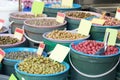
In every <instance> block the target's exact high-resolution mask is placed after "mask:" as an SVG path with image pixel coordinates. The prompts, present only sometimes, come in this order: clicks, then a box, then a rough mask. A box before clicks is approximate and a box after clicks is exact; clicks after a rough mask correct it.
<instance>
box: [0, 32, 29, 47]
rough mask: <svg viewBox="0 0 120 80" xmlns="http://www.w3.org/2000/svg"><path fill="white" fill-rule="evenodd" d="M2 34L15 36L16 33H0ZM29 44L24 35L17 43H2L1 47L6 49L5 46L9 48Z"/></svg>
mask: <svg viewBox="0 0 120 80" xmlns="http://www.w3.org/2000/svg"><path fill="white" fill-rule="evenodd" d="M0 36H10V37H14V34H0ZM25 46H27V44H26V38H25V37H23V39H22V41H20V42H18V43H15V44H7V45H0V48H2V49H4V48H9V47H25Z"/></svg>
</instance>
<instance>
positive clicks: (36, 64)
mask: <svg viewBox="0 0 120 80" xmlns="http://www.w3.org/2000/svg"><path fill="white" fill-rule="evenodd" d="M18 68H19V70H21V71H24V72H27V73H31V74H55V73H58V72H62V71H64V70H65V68H66V67H65V66H64V65H62V64H60V63H59V62H56V61H53V60H52V59H50V58H48V57H43V56H31V57H29V58H26V59H24V60H23V62H21V63H20V64H19V66H18Z"/></svg>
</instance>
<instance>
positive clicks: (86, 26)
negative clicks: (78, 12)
mask: <svg viewBox="0 0 120 80" xmlns="http://www.w3.org/2000/svg"><path fill="white" fill-rule="evenodd" d="M91 25H92V23H91V22H90V21H88V20H85V19H81V22H80V24H79V28H78V33H80V34H82V35H86V36H88V35H89V32H90V29H91Z"/></svg>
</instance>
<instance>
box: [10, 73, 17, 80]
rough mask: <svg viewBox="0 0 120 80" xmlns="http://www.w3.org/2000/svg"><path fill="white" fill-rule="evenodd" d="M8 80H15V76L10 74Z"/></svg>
mask: <svg viewBox="0 0 120 80" xmlns="http://www.w3.org/2000/svg"><path fill="white" fill-rule="evenodd" d="M9 80H17V78H16V77H15V75H14V74H11V76H10V78H9Z"/></svg>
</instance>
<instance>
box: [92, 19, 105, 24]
mask: <svg viewBox="0 0 120 80" xmlns="http://www.w3.org/2000/svg"><path fill="white" fill-rule="evenodd" d="M105 21H106V20H104V19H99V18H93V19H92V21H91V23H92V24H98V25H103V24H104V23H105Z"/></svg>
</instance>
